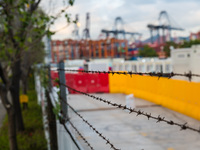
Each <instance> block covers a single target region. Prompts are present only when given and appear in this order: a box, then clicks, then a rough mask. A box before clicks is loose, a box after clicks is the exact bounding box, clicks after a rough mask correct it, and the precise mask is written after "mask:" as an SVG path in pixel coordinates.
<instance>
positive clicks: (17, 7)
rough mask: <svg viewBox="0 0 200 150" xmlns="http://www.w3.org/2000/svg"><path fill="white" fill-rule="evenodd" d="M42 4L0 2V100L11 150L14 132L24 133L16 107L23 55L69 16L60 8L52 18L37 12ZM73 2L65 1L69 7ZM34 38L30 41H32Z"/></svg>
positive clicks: (22, 0)
mask: <svg viewBox="0 0 200 150" xmlns="http://www.w3.org/2000/svg"><path fill="white" fill-rule="evenodd" d="M41 1H42V0H0V78H1V81H0V96H1V100H2V103H3V105H4V107H5V109H6V111H7V114H8V122H9V124H8V129H9V143H10V149H11V150H17V149H18V146H17V141H16V129H17V130H18V131H23V130H24V124H23V118H22V114H21V108H20V103H19V89H20V84H19V83H20V77H21V75H22V72H21V68H22V67H23V66H22V64H23V63H22V62H23V61H24V58H25V57H26V59H29V58H30V55H25V53H26V52H29V51H30V49H31V47H35V46H36V45H37V44H38V43H39V42H40V41H41V39H42V37H43V36H44V35H47V36H51V35H52V34H54V33H53V32H51V31H50V26H51V25H52V24H54V23H55V21H56V19H57V18H58V17H59V16H60V15H61V14H65V17H66V19H67V22H68V23H69V22H70V21H71V20H70V16H69V14H67V13H66V10H67V8H68V6H67V7H64V8H63V9H61V10H60V11H59V12H58V13H57V14H56V15H55V16H47V15H46V14H44V13H43V12H42V11H40V10H39V9H38V8H39V4H40V3H41ZM73 2H74V0H68V4H69V5H71V6H72V5H73ZM33 36H34V38H33Z"/></svg>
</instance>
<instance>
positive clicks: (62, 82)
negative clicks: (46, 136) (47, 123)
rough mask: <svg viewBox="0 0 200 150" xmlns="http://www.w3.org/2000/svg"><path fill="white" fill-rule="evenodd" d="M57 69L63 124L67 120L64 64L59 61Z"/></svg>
mask: <svg viewBox="0 0 200 150" xmlns="http://www.w3.org/2000/svg"><path fill="white" fill-rule="evenodd" d="M58 69H59V73H58V74H59V84H60V98H61V114H62V117H63V118H62V121H63V123H64V122H66V121H67V120H68V110H67V96H66V86H65V84H66V81H65V64H64V62H63V61H60V62H59V64H58Z"/></svg>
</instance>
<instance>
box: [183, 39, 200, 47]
mask: <svg viewBox="0 0 200 150" xmlns="http://www.w3.org/2000/svg"><path fill="white" fill-rule="evenodd" d="M196 44H200V40H199V39H196V40H190V41H183V43H181V44H180V47H181V48H189V47H191V46H192V45H196Z"/></svg>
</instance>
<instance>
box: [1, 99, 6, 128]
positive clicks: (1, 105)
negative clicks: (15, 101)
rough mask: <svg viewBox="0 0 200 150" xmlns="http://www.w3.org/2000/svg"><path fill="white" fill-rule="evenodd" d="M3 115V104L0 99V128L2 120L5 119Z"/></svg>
mask: <svg viewBox="0 0 200 150" xmlns="http://www.w3.org/2000/svg"><path fill="white" fill-rule="evenodd" d="M5 114H6V110H5V108H4V107H3V104H2V102H1V99H0V127H1V125H2V123H3V118H4V117H5Z"/></svg>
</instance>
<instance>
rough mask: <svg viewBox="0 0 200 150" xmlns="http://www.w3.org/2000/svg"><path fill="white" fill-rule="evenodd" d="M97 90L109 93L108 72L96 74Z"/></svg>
mask: <svg viewBox="0 0 200 150" xmlns="http://www.w3.org/2000/svg"><path fill="white" fill-rule="evenodd" d="M98 79H99V92H101V93H109V78H108V74H98Z"/></svg>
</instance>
